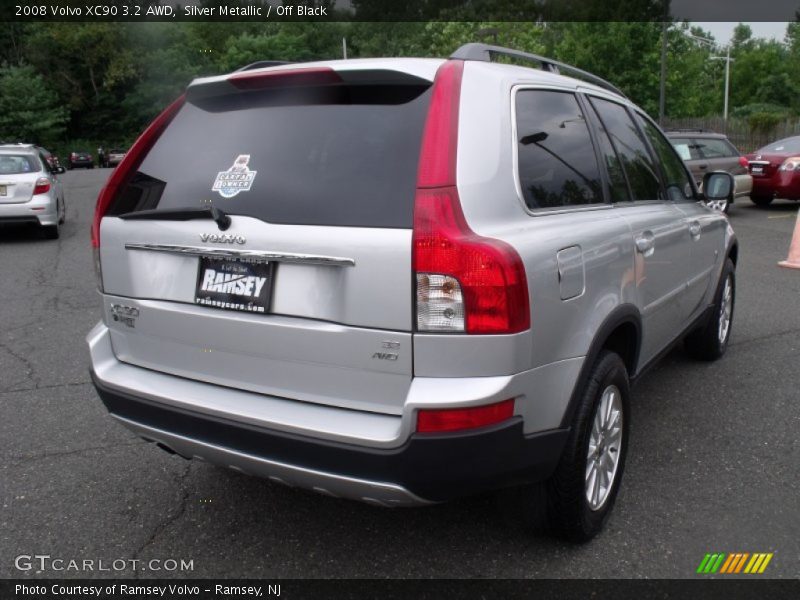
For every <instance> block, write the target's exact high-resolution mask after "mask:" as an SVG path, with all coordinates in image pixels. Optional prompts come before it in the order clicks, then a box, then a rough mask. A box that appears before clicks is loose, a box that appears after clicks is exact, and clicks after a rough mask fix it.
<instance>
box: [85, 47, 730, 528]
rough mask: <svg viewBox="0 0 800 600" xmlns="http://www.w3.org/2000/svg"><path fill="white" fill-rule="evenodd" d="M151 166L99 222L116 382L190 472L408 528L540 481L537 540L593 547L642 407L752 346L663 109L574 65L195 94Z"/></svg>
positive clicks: (330, 70) (290, 80)
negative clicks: (668, 374) (556, 538)
mask: <svg viewBox="0 0 800 600" xmlns="http://www.w3.org/2000/svg"><path fill="white" fill-rule="evenodd" d="M498 54H499V55H501V56H504V57H513V58H516V59H518V60H523V61H528V62H529V63H530V64H531V65H532V66H535V67H538V68H539V69H536V68H525V67H522V66H518V65H511V64H502V63H498V62H493V61H492V57H494V56H496V55H498ZM559 73H560V74H559ZM566 74H569V75H575V76H576V77H577V78H573V77H568V76H565V75H566ZM298 85H301V86H303V93H301V94H297V93H294V89H296V87H297V86H298ZM340 149H346V151H343V150H340ZM198 150H200V151H198ZM131 153H132V154H135V155H136V156H137V160H136V161H127V160H126V161H124V162H123V164H122V165H121V166H120V167H118V168H117V169H116V170H115V171H114V172H113V173H112V174H111V177H110V178H109V181H108V183H107V184H106V186H105V188H104V189H103V191H102V192H101V193H100V196H99V198H98V201H97V205H96V211H95V217H94V221H93V224H92V247H93V249H94V252H95V266H96V267H97V268H98V283H99V288H100V291H101V294H102V301H101V305H102V315H103V317H102V321H101V322H99V323H98V324H97V325H96V327H95V328H94V329H93V330H92V331H91V332H90V333H89V336H88V342H89V346H90V351H91V360H92V378H93V381H94V384H95V386H96V388H97V390H98V392H99V394H100V397H101V399H102V400H103V402H104V403H105V405H106V407H107V408H108V410H109V411H110V412H111V414H112V415H113V416H114V417H115V418H116V419H118V420H119V421H120V422H121V423H122V424H124V425H126V426H127V427H129V428H130V429H132V430H133V431H134V432H135V433H136V434H138V435H139V436H140V437H142V438H144V439H146V440H148V441H150V442H156V443H157V444H158V446H159V447H161V448H162V449H165V450H167V451H169V452H173V453H177V454H179V455H181V456H184V457H186V458H203V459H206V460H208V461H210V462H214V463H218V464H220V465H223V466H227V467H233V468H234V469H237V470H240V471H243V472H245V473H251V474H258V475H262V476H264V477H268V478H271V479H272V480H274V481H277V482H282V483H286V484H289V485H294V486H299V487H303V488H307V489H310V490H316V491H318V492H320V493H323V494H326V495H331V496H338V497H346V498H353V499H357V500H362V501H364V502H368V503H370V504H378V505H384V506H403V505H424V504H429V503H432V502H440V501H445V500H448V499H451V498H456V497H459V496H464V495H467V494H472V493H478V492H483V491H486V490H490V489H494V488H501V487H508V486H517V485H522V484H524V485H523V487H521V489H520V490H519V497H518V499H519V501H520V506H522V507H524V511H523V513H524V515H525V516H524V517H523V518H520V525H523V524H525V523H527V524H529V525H534V526H535V527H536V528H537V529H546V530H549V531H553V532H556V533H558V534H560V535H563V536H565V537H567V538H569V539H572V540H576V541H586V540H588V539H590V538H591V537H592V536H594V535H596V534H597V533H598V532H599V531H600V529H601V528H602V526H603V524H604V523H605V521H606V519H607V517H608V515H609V513H610V512H611V510H612V507H613V505H614V500H615V497H616V494H617V490H618V489H619V484H620V481H621V479H622V474H623V470H624V463H625V453H626V449H627V442H628V437H629V432H630V423H631V420H630V416H631V412H630V402H631V392H630V381H631V380H635V379H637V378H638V377H639V376H640V375H641V374H642V373H643V372H644V371H645V370H646V368H647V367H648V366H649V365H650V364H651V363H654V362H655V361H656V360H657V359H658V358H659V357H660V356H662V355H663V354H664V352H665V350H667V349H668V348H669V347H671V346H672V345H673V344H674V343H678V342H681V341H683V340H685V341H686V349H687V352H689V353H690V354H691V355H692V356H694V357H696V358H700V359H703V360H715V359H718V358H720V357H721V356H722V355H723V354H724V352H725V349H726V347H727V344H728V339H729V336H730V331H731V323H732V315H733V306H734V294H735V273H734V270H735V263H736V259H737V255H738V251H737V243H736V238H735V235H734V233H733V229H732V228H731V227H730V225H729V223H728V220H727V219H726V218H725V217H724V215H722V214H719V213H717V212H715V211H711V210H708V208H706V207H705V206H703V205H701V204H700V202H698V201H699V200H702V197H701V196H699V195H698V194H697V191H696V187H695V185H694V182H693V181H692V177H691V175H690V173H689V170H688V169H687V167H686V165H685V164H684V163H683V161H682V160H681V159H680V157H679V156H678V154H677V153H676V152H675V149H674V148H673V146H672V145H671V144H670V143H669V141H668V140H667V138H666V137H665V136H664V134H663V133H662V132H661V130H660V129H659V128H658V126H657V125H656V124H655V123H654V121H653V120H652V119H651V118H650V117H648V116H647V115H646V114H645V113H644V112H643V111H642V110H641V109H640V108H639V107H637V106H636V105H634V104H633V103H632V102H631V101H630V100H628V99H627V98H625V97H624V96H623V95H622V94H621V93H620V92H619V90H617V88H615V87H614V86H613V85H612V84H610V83H608V82H607V81H604V80H603V79H600V78H599V77H596V76H593V75H591V74H589V73H586V72H584V71H581V70H579V69H576V68H575V67H570V66H569V65H565V64H562V63H558V62H556V61H553V60H552V59H549V58H545V57H540V56H535V55H529V54H525V53H522V52H518V51H515V50H511V49H505V48H498V47H492V46H486V45H484V44H467V45H465V46H463V47H461V48H460V49H458V51H456V52H455V54H453V55H452V56H451V57H450V58H449V59H444V60H443V59H414V58H397V59H379V58H375V59H364V60H360V61H352V60H344V61H325V62H317V63H308V64H303V65H297V66H296V65H287V66H280V67H269V68H259V67H256V68H253V69H247V68H245V69H240V70H239V71H237V72H234V73H231V74H228V75H222V76H217V77H207V78H203V79H196V80H195V81H193V82H192V84H191V85H190V86H189V87H188V89H187V91H186V93H185V95H183V96H181V98H180V99H178V100H176V101H175V102H174V103H173V104H172V105H170V106H169V108H167V110H166V111H165V112H164V113H162V114H161V115H160V116H159V117H158V118H157V119H156V120H155V121H154V122H153V124H151V125H150V127H148V129H147V130H146V131H145V132H144V133H143V134H142V135H141V136H140V137H139V138H138V141H137V142H136V145H135V146H134V148H133V149H132V150H131ZM187 155H191V156H192V160H190V161H187V160H186V156H187ZM704 182H705V188H706V193H707V194H713V195H714V196H715V198H716V199H723V198H730V197H732V194H733V187H734V182H733V177H732V176H731V175H730V174H729V173H726V172H713V173H712V172H709V173H707V174H706V175H705V176H704ZM209 353H211V354H209ZM664 427H669V424H668V423H665V424H664Z"/></svg>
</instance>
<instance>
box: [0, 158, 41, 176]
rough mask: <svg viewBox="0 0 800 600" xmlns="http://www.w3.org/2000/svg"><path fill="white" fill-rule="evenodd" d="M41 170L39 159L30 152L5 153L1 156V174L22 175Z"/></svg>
mask: <svg viewBox="0 0 800 600" xmlns="http://www.w3.org/2000/svg"><path fill="white" fill-rule="evenodd" d="M39 170H40V167H39V164H38V161H37V160H36V158H35V157H33V156H31V155H29V154H3V155H2V156H0V175H20V174H22V173H33V172H35V171H39Z"/></svg>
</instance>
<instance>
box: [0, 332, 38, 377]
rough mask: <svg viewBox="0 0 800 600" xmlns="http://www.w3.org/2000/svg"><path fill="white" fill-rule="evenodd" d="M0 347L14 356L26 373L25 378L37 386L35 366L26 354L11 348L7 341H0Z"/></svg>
mask: <svg viewBox="0 0 800 600" xmlns="http://www.w3.org/2000/svg"><path fill="white" fill-rule="evenodd" d="M0 348H2V349H3V350H5V351H6V352H8V353H9V354H10V355H11V356H12V357H14V358H16V359H17V360H18V361H19V362H21V363H22V366H23V367H24V369H25V371H26V373H25V375H26V379H28V380H29V381H32V382H33V384H34V386H36V387H38V386H39V385H40V382H39V378H38V377H37V376H36V368H35V367H34V364H33V362H31V360H30V359H29V358H27V357H26V356H24V355H22V354H20V353H18V352H17V351H16V350H13V349H12V348H11V346H10V345H9V344H8V343H4V342H0Z"/></svg>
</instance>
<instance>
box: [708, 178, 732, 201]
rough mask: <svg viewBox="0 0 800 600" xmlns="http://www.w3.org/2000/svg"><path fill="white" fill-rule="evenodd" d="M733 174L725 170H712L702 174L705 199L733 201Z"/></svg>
mask: <svg viewBox="0 0 800 600" xmlns="http://www.w3.org/2000/svg"><path fill="white" fill-rule="evenodd" d="M734 185H735V184H734V180H733V175H731V174H730V173H726V172H725V171H714V172H713V173H706V174H705V175H704V176H703V195H704V196H705V199H706V200H727V201H728V202H733V192H734Z"/></svg>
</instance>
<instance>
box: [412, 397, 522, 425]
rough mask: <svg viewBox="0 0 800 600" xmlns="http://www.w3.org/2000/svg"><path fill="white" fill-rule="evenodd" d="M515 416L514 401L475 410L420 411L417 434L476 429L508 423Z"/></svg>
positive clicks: (475, 408)
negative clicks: (503, 422)
mask: <svg viewBox="0 0 800 600" xmlns="http://www.w3.org/2000/svg"><path fill="white" fill-rule="evenodd" d="M513 415H514V400H513V399H510V400H503V401H502V402H497V403H496V404H488V405H486V406H476V407H473V408H452V409H451V408H445V409H436V410H420V411H419V412H418V413H417V432H419V433H441V432H445V431H462V430H464V429H475V428H477V427H486V426H487V425H494V424H495V423H501V422H502V421H507V420H508V419H510V418H511V417H512V416H513Z"/></svg>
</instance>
